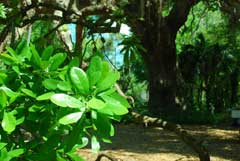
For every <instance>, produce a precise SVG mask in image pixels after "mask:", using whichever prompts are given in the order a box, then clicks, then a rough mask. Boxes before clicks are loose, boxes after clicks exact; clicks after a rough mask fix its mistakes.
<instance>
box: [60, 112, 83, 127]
mask: <svg viewBox="0 0 240 161" xmlns="http://www.w3.org/2000/svg"><path fill="white" fill-rule="evenodd" d="M82 115H83V112H75V113H71V114H68V115H66V116H64V117H62V118H61V119H60V120H59V123H60V124H63V125H68V124H72V123H76V122H78V120H79V119H80V118H81V117H82Z"/></svg>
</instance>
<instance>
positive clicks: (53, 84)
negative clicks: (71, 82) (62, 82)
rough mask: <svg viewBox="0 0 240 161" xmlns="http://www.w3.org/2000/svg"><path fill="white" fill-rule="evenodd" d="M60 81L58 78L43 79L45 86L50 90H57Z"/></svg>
mask: <svg viewBox="0 0 240 161" xmlns="http://www.w3.org/2000/svg"><path fill="white" fill-rule="evenodd" d="M58 82H59V80H56V79H45V80H44V81H43V86H44V87H45V88H47V89H48V90H55V89H57V85H58Z"/></svg>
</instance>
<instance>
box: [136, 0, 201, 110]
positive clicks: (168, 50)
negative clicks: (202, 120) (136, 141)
mask: <svg viewBox="0 0 240 161" xmlns="http://www.w3.org/2000/svg"><path fill="white" fill-rule="evenodd" d="M141 2H142V1H141ZM196 3H197V1H196V0H192V1H190V0H182V1H176V2H175V3H174V5H173V7H172V9H171V11H170V14H169V15H168V16H166V17H164V16H163V15H162V8H163V6H162V5H163V1H161V0H160V1H153V0H148V1H145V4H144V13H142V12H140V13H141V16H143V18H144V21H141V22H138V21H137V20H136V21H134V22H133V21H132V22H133V23H132V24H131V27H132V29H133V31H134V32H135V33H136V34H137V35H138V36H139V38H140V40H141V42H142V44H143V47H144V48H145V49H146V50H147V53H143V54H142V56H143V59H144V61H145V63H146V65H147V67H148V72H149V110H150V112H152V113H153V114H155V115H161V114H163V115H171V114H172V113H178V111H179V110H180V108H179V107H178V102H179V99H180V98H179V97H178V96H177V94H176V93H177V72H176V71H177V70H176V68H177V66H176V44H175V38H176V34H177V32H178V30H179V28H180V27H181V26H182V25H183V24H184V23H185V21H186V20H187V16H188V14H189V11H190V9H191V7H192V6H193V5H194V4H196ZM133 5H135V6H136V2H135V4H133ZM140 6H141V5H140ZM139 10H140V9H139ZM141 10H142V9H141ZM132 14H133V13H132Z"/></svg>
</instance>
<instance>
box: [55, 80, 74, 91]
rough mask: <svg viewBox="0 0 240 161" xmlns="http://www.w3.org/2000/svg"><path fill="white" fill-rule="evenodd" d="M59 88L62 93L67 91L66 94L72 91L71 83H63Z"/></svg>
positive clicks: (59, 84)
mask: <svg viewBox="0 0 240 161" xmlns="http://www.w3.org/2000/svg"><path fill="white" fill-rule="evenodd" d="M57 88H58V89H60V90H62V91H66V92H70V91H72V86H71V84H70V83H69V82H63V81H61V82H59V83H58V84H57Z"/></svg>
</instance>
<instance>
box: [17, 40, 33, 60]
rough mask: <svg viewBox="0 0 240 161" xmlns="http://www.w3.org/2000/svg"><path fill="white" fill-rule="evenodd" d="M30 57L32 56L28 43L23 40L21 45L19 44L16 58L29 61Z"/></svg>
mask: <svg viewBox="0 0 240 161" xmlns="http://www.w3.org/2000/svg"><path fill="white" fill-rule="evenodd" d="M31 57H32V53H31V51H30V48H29V46H28V44H27V43H26V42H25V43H23V45H21V48H20V52H19V55H18V60H19V61H20V62H24V61H25V59H27V60H29V61H30V59H31Z"/></svg>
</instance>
